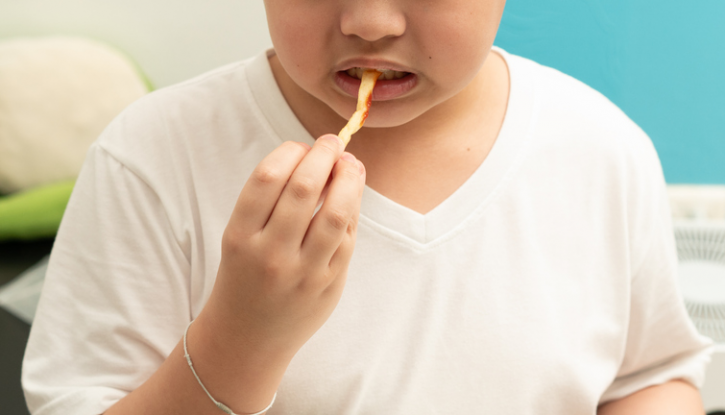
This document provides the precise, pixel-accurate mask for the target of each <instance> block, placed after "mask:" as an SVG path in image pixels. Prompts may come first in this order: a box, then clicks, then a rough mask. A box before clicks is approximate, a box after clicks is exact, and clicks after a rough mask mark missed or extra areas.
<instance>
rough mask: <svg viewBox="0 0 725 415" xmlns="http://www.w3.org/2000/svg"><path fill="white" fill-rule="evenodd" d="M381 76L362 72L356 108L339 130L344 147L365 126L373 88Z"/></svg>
mask: <svg viewBox="0 0 725 415" xmlns="http://www.w3.org/2000/svg"><path fill="white" fill-rule="evenodd" d="M380 75H382V73H381V72H378V71H376V70H372V69H369V70H366V71H365V72H363V76H362V81H361V82H360V90H359V91H358V93H357V108H356V109H355V112H354V113H353V114H352V117H350V121H348V122H347V125H346V126H345V127H343V129H342V130H340V134H338V136H339V137H340V138H341V139H342V142H343V143H344V145H345V146H347V143H349V142H350V139H351V138H352V135H353V134H355V133H356V132H358V131H359V130H360V128H362V126H363V124H365V119H366V118H367V117H368V113H369V112H370V105H371V104H372V102H373V88H375V83H376V82H377V81H378V78H379V77H380Z"/></svg>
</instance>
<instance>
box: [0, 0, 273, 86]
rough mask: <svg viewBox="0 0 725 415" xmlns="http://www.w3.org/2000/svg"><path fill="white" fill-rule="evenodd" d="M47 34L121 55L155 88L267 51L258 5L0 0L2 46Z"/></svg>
mask: <svg viewBox="0 0 725 415" xmlns="http://www.w3.org/2000/svg"><path fill="white" fill-rule="evenodd" d="M53 34H68V35H84V36H89V37H92V38H94V39H98V40H102V41H105V42H107V43H109V44H111V45H114V46H116V47H118V48H120V49H121V50H123V51H124V52H126V53H128V54H129V55H130V56H131V57H132V58H133V59H135V60H136V62H138V64H139V65H140V66H141V68H142V69H143V70H144V72H146V74H147V75H148V76H149V78H150V79H151V81H152V82H153V83H154V85H155V86H156V87H162V86H166V85H169V84H172V83H176V82H179V81H182V80H184V79H188V78H190V77H192V76H194V75H197V74H200V73H202V72H205V71H207V70H209V69H212V68H215V67H217V66H220V65H223V64H225V63H229V62H233V61H237V60H240V59H243V58H246V57H249V56H252V55H254V54H257V53H258V52H260V51H262V50H264V49H266V48H268V47H270V46H271V44H272V42H271V41H270V39H269V34H268V33H267V21H266V17H265V14H264V4H263V2H262V0H145V1H144V0H0V41H1V40H2V39H3V38H8V37H17V36H38V35H53Z"/></svg>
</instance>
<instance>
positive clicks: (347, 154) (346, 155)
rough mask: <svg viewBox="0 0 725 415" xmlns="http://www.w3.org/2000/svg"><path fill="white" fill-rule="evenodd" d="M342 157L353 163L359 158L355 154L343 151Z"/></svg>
mask: <svg viewBox="0 0 725 415" xmlns="http://www.w3.org/2000/svg"><path fill="white" fill-rule="evenodd" d="M341 158H342V159H343V160H345V161H349V162H350V163H352V164H355V163H356V162H357V159H356V158H355V156H353V155H352V154H350V153H342V157H341Z"/></svg>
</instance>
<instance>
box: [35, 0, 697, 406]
mask: <svg viewBox="0 0 725 415" xmlns="http://www.w3.org/2000/svg"><path fill="white" fill-rule="evenodd" d="M504 3H505V1H504V0H424V1H412V0H386V1H383V0H369V1H361V0H321V1H310V0H267V1H266V8H267V15H268V21H269V28H270V32H271V35H272V40H273V43H274V51H269V52H267V53H266V54H264V55H262V56H259V57H257V58H254V59H251V60H248V61H245V62H242V63H238V64H234V65H230V66H226V67H224V68H221V69H219V70H216V71H214V72H211V73H209V74H206V75H204V76H201V77H199V78H196V79H194V80H192V81H188V82H186V83H183V84H181V85H178V86H174V87H171V88H167V89H165V90H163V91H159V92H157V93H154V94H152V95H150V96H149V97H147V98H145V99H142V100H141V101H140V102H137V103H136V104H134V105H132V106H131V107H130V108H129V109H128V110H127V111H126V112H125V113H124V114H123V115H122V116H120V117H119V118H118V119H117V120H115V121H114V122H113V123H112V124H111V125H110V126H109V127H108V128H107V130H106V131H105V132H104V133H103V135H102V136H101V137H100V138H99V140H98V141H97V143H95V144H94V145H93V147H92V148H91V150H90V151H89V153H88V158H87V160H86V164H85V166H84V169H83V171H82V173H81V176H80V178H79V180H78V184H77V187H76V189H75V191H74V193H73V197H72V200H71V202H70V205H69V207H68V211H67V213H66V216H65V218H64V220H63V224H62V226H61V229H60V232H59V234H58V238H57V241H56V244H55V248H54V251H53V254H52V257H51V263H50V268H49V271H48V276H47V282H46V289H45V290H44V293H43V296H42V299H41V302H40V305H39V309H38V312H37V317H36V321H35V324H34V325H33V328H32V333H31V338H30V341H29V344H28V349H27V354H26V358H25V364H24V373H23V385H24V388H25V391H26V395H27V400H28V404H29V406H30V408H31V411H32V412H33V413H34V414H38V415H55V414H69V413H72V414H78V415H84V414H88V415H91V414H99V413H103V412H105V413H106V414H109V415H113V414H202V413H203V414H217V413H224V412H222V410H221V409H218V408H215V407H214V405H215V402H220V403H223V405H226V407H228V408H230V410H229V412H228V413H231V411H233V412H234V413H237V414H249V413H258V412H260V411H262V412H264V411H265V410H266V411H267V412H266V413H268V414H270V415H273V414H295V415H300V414H310V415H312V414H315V415H317V414H410V415H417V414H542V415H543V414H546V415H561V414H595V413H599V414H633V413H637V414H658V415H662V414H701V413H702V412H703V409H702V407H701V404H700V402H699V395H698V392H697V389H696V386H697V385H699V384H700V383H701V382H702V380H703V375H704V369H705V365H706V363H707V361H708V359H709V348H710V342H709V340H708V339H706V338H703V337H701V336H699V335H698V334H697V333H696V331H695V329H694V328H693V326H692V325H691V323H690V322H689V320H688V318H687V315H686V312H685V309H684V307H683V305H682V301H681V299H680V297H679V294H678V290H677V288H676V279H675V270H676V252H675V249H674V241H673V235H672V230H671V224H670V219H669V208H668V205H667V198H666V194H665V185H664V180H663V176H662V172H661V168H660V165H659V161H658V159H657V155H656V153H655V150H654V148H653V146H652V144H651V142H650V141H649V139H648V138H647V136H646V135H645V134H644V133H643V132H642V131H641V130H640V129H639V128H638V127H637V126H636V125H635V124H634V123H633V122H632V121H630V120H629V119H628V118H627V117H626V116H625V115H624V114H622V112H621V111H620V110H618V109H617V108H616V107H615V106H614V105H613V104H611V103H610V102H609V101H607V100H606V99H605V98H604V97H602V96H601V95H600V94H598V93H596V92H595V91H593V90H591V89H590V88H588V87H586V86H584V85H583V84H581V83H579V82H577V81H575V80H573V79H571V78H569V77H567V76H566V75H563V74H561V73H559V72H557V71H555V70H553V69H550V68H546V67H543V66H540V65H537V64H536V63H534V62H531V61H528V60H526V59H523V58H520V57H517V56H513V55H509V54H507V53H506V52H505V51H503V50H501V49H498V48H493V49H492V44H493V40H494V37H495V35H496V31H497V28H498V24H499V20H500V18H501V14H502V12H503V8H504ZM355 68H374V69H380V70H384V71H385V73H384V75H383V79H382V80H381V81H379V83H378V85H377V86H376V89H375V92H374V97H373V98H374V100H373V104H372V110H371V113H370V117H369V119H368V120H367V124H366V128H364V129H363V130H362V131H360V132H359V133H358V134H356V135H355V136H354V137H353V139H352V141H351V143H350V145H349V146H348V147H347V152H343V148H342V145H341V143H340V141H339V139H338V138H337V137H336V136H334V135H331V134H329V133H331V132H332V133H334V132H336V131H339V129H340V128H341V127H342V126H343V125H344V124H345V123H346V119H347V118H348V117H349V116H350V114H352V112H353V111H354V108H355V104H356V98H355V97H356V95H357V88H358V85H359V80H358V79H357V78H358V77H359V74H360V72H361V70H359V69H355ZM313 137H319V138H318V139H317V140H315V139H314V138H313ZM363 166H364V167H363ZM320 200H322V202H323V203H322V205H321V206H320V207H319V211H317V212H316V213H315V211H316V208H317V207H318V201H320ZM343 289H344V290H343ZM192 321H193V324H190V323H192ZM187 329H188V331H187ZM185 349H186V351H187V352H188V356H189V360H188V361H187V359H186V358H185V354H186V353H185ZM202 386H203V387H202ZM272 402H273V404H272V405H271V408H270V403H272ZM219 408H224V407H223V406H221V405H220V406H219Z"/></svg>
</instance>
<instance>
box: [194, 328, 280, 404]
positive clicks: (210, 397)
mask: <svg viewBox="0 0 725 415" xmlns="http://www.w3.org/2000/svg"><path fill="white" fill-rule="evenodd" d="M193 322H194V320H192V321H191V323H193ZM191 323H189V325H188V326H186V330H185V331H184V357H186V363H188V364H189V367H190V368H191V373H193V374H194V377H195V378H196V380H197V381H198V382H199V385H201V388H202V389H204V392H206V395H207V396H208V397H209V399H211V400H212V402H214V405H216V406H217V408H219V409H221V410H222V411H224V413H226V414H229V415H238V414H235V413H234V412H232V410H231V409H229V407H228V406H226V405H224V404H223V403H221V402H219V401H217V400H216V399H214V398H213V397H212V396H211V394H210V393H209V391H208V390H206V387H205V386H204V384H203V383H201V379H199V375H197V374H196V370H194V365H192V364H191V357H190V356H189V351H188V350H186V333H188V332H189V327H191ZM275 399H277V392H275V393H274V396H273V397H272V402H270V403H269V406H267V407H266V408H264V409H262V410H261V411H259V412H255V413H253V414H247V415H262V414H264V413H265V412H267V411H269V408H271V407H272V405H274V400H275Z"/></svg>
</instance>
